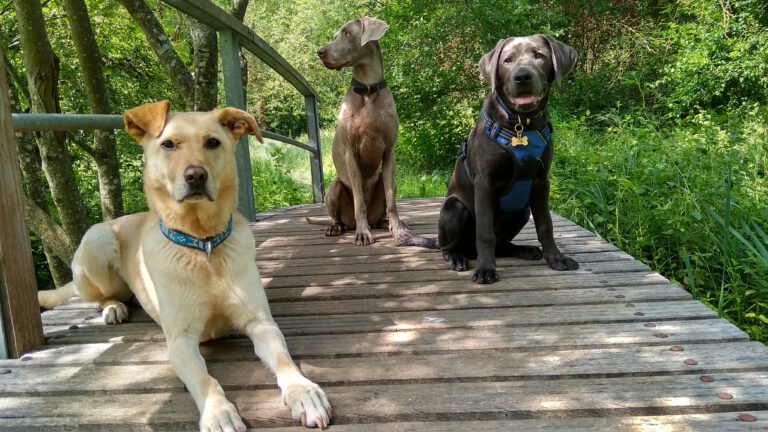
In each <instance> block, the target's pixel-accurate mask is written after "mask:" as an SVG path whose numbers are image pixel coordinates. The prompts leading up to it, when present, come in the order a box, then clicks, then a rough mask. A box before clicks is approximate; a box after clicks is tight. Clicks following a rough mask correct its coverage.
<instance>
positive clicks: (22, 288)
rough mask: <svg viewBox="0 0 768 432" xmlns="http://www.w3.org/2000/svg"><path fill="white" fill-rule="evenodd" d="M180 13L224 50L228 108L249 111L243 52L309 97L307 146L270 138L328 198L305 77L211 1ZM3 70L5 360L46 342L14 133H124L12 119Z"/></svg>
mask: <svg viewBox="0 0 768 432" xmlns="http://www.w3.org/2000/svg"><path fill="white" fill-rule="evenodd" d="M162 1H163V2H164V3H167V4H168V5H170V6H172V7H175V8H176V9H178V10H179V11H181V12H182V13H184V14H186V15H189V16H191V17H192V18H194V19H196V20H198V21H200V22H202V23H204V24H206V25H208V26H209V27H211V28H212V29H214V30H216V32H217V33H218V35H219V44H220V46H221V59H222V69H223V75H224V87H225V94H226V104H227V105H228V106H232V107H235V108H240V109H243V110H244V109H246V106H245V90H244V88H243V82H242V78H241V75H240V56H239V52H240V48H243V49H245V50H247V51H249V52H250V53H252V54H253V55H255V56H256V57H258V58H259V59H260V60H261V61H263V62H264V63H265V64H267V65H268V66H269V67H270V68H272V69H273V70H274V71H275V72H277V73H278V74H279V75H280V76H282V77H283V78H284V79H285V80H287V81H288V82H289V83H290V84H291V85H293V87H294V88H296V90H298V91H299V93H301V94H302V96H304V104H305V112H306V126H307V136H308V143H306V144H305V143H302V142H300V141H297V140H295V139H293V138H289V137H286V136H283V135H280V134H276V133H273V132H269V131H262V135H263V136H264V137H266V138H269V139H273V140H276V141H280V142H284V143H287V144H291V145H294V146H296V147H299V148H301V149H304V150H306V151H308V152H309V153H310V155H311V157H310V166H311V170H312V193H313V197H314V201H315V202H321V201H322V199H323V168H322V157H321V153H320V125H319V123H318V116H317V101H318V98H317V93H316V92H315V90H314V89H313V88H312V87H311V86H310V85H309V83H307V81H306V80H305V79H304V77H303V76H302V75H301V74H300V73H299V72H298V71H296V69H294V68H293V66H291V65H290V64H289V63H288V62H287V61H286V60H285V59H284V58H283V57H282V56H281V55H280V54H279V53H278V52H277V51H275V50H274V49H273V48H272V47H271V46H269V44H267V43H266V42H265V41H264V40H262V39H261V38H260V37H258V36H257V35H256V34H255V33H253V32H252V31H251V30H250V29H249V28H248V27H246V26H245V25H243V23H241V22H240V21H239V20H237V19H236V18H235V17H233V16H232V15H229V14H228V13H226V12H225V11H224V10H222V9H221V8H219V7H218V6H216V5H214V4H213V3H211V2H210V1H208V0H162ZM4 74H5V71H4V70H3V68H0V180H1V181H0V221H2V223H0V306H2V307H1V308H0V324H1V325H0V358H6V357H9V356H10V357H19V356H21V355H22V354H23V353H24V352H26V351H28V350H30V349H31V348H34V347H35V346H38V345H41V344H42V343H43V342H44V339H43V331H42V325H41V321H40V313H39V305H38V303H37V296H36V292H37V289H36V287H37V285H36V282H35V275H34V267H33V265H32V257H31V252H30V246H29V238H28V235H27V232H28V231H27V228H26V224H25V222H24V211H23V204H22V199H21V186H20V181H19V169H18V166H17V162H16V161H17V155H16V146H15V144H14V137H13V132H14V131H16V132H31V131H54V130H55V131H60V130H94V129H105V130H115V129H122V128H123V120H122V116H120V115H109V114H17V113H14V114H12V113H11V112H10V104H9V100H8V88H7V87H6V86H5V83H6V80H5V78H4ZM237 163H238V167H237V175H238V185H239V190H238V202H239V204H238V210H239V211H240V212H241V213H242V214H243V215H244V216H245V217H247V218H248V219H249V220H254V219H255V216H256V209H255V206H254V199H253V185H252V178H251V162H250V154H249V150H248V139H247V138H245V137H244V138H242V139H241V140H240V142H239V143H238V146H237Z"/></svg>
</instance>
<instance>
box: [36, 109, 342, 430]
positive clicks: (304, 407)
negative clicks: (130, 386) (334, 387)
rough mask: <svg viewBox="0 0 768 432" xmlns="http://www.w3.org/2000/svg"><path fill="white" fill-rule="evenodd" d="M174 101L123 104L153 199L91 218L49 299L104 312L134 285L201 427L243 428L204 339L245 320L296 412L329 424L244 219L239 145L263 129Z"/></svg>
mask: <svg viewBox="0 0 768 432" xmlns="http://www.w3.org/2000/svg"><path fill="white" fill-rule="evenodd" d="M168 110H169V103H168V102H167V101H162V102H156V103H152V104H147V105H143V106H140V107H138V108H134V109H131V110H129V111H127V112H126V113H125V115H124V120H125V128H126V130H127V131H128V133H129V134H130V135H131V136H132V137H134V138H135V139H136V140H137V141H138V142H139V143H140V144H141V145H142V146H143V147H144V160H145V164H144V192H145V194H146V197H147V203H148V205H149V211H148V212H145V213H138V214H133V215H129V216H124V217H121V218H118V219H115V220H113V221H109V222H105V223H100V224H96V225H94V226H93V227H91V228H90V229H89V230H88V231H87V232H86V234H85V236H84V237H83V240H82V242H81V243H80V246H79V248H78V249H77V251H76V253H75V257H74V260H73V263H72V270H73V275H74V281H73V282H71V283H69V284H67V285H65V286H63V287H61V288H59V289H57V290H55V291H43V292H40V293H39V295H38V299H39V301H40V304H41V306H44V307H47V308H52V307H54V306H56V305H58V304H61V303H62V302H64V301H66V300H67V299H68V298H70V297H72V296H74V295H75V294H79V295H80V296H81V297H82V298H83V299H84V300H86V301H93V302H98V303H99V305H100V306H101V307H102V308H103V317H104V321H105V323H107V324H119V323H121V322H123V321H125V320H126V319H127V318H128V309H127V308H126V306H125V304H124V302H125V301H126V300H128V299H129V298H130V297H131V296H136V298H137V299H138V301H139V303H141V306H142V307H143V308H144V310H145V311H146V312H147V313H148V314H149V316H151V317H152V319H153V320H155V322H157V323H158V324H160V326H161V327H162V329H163V333H164V334H165V338H166V344H167V346H168V357H169V359H170V362H171V365H172V366H173V369H174V371H175V372H176V374H177V375H178V376H179V378H180V379H181V380H182V381H183V382H184V385H185V386H186V387H187V389H188V390H189V393H190V395H191V396H192V398H193V399H194V401H195V404H196V405H197V408H198V410H199V411H200V430H201V431H222V430H223V431H232V430H236V431H245V430H246V428H245V424H244V423H243V421H242V420H241V418H240V415H239V414H238V412H237V409H236V408H235V406H234V405H233V404H232V403H231V402H230V401H229V400H227V398H226V397H225V395H224V391H223V390H222V388H221V386H220V385H219V383H218V382H217V381H216V379H214V378H213V377H211V376H210V375H209V374H208V372H207V370H206V367H205V361H204V359H203V357H202V356H201V354H200V348H199V343H200V342H201V341H206V340H209V339H214V338H218V337H221V336H224V335H226V334H227V333H229V332H230V331H231V330H238V331H240V332H242V333H243V334H245V335H247V336H248V337H249V338H250V339H251V340H252V341H253V345H254V349H255V352H256V355H257V356H258V357H259V358H260V359H261V360H262V361H263V362H264V364H266V365H267V367H269V369H270V370H272V371H273V372H274V373H275V375H276V376H277V384H278V386H279V387H280V389H281V390H282V394H283V401H284V402H285V403H286V405H288V407H289V409H290V410H291V413H292V415H293V418H294V419H296V420H299V419H300V420H301V422H302V423H303V424H304V425H306V426H307V427H321V428H324V427H326V426H327V425H328V423H329V421H330V418H331V406H330V403H329V402H328V399H327V398H326V396H325V393H324V392H323V391H322V390H321V389H320V387H318V386H317V385H316V384H314V383H313V382H311V381H309V380H308V379H307V378H305V377H304V376H303V375H302V373H301V371H300V370H299V369H298V368H297V367H296V365H295V364H294V362H293V361H292V360H291V356H290V354H289V353H288V350H287V348H286V345H285V340H284V338H283V335H282V333H281V332H280V330H279V329H278V327H277V325H276V324H275V322H274V320H273V319H272V315H271V313H270V310H269V305H268V304H267V297H266V294H265V292H264V289H263V287H262V285H261V278H260V276H259V271H258V269H257V268H256V262H255V258H256V250H255V247H254V241H253V234H252V232H251V230H250V228H249V227H248V222H247V221H246V220H245V219H244V218H243V217H242V216H241V215H240V214H239V213H238V212H237V210H236V207H237V177H236V172H237V168H236V165H235V145H236V144H237V141H238V139H239V138H240V137H241V136H243V135H245V134H252V135H255V136H256V138H257V139H258V140H259V141H262V138H261V134H260V131H259V127H258V126H257V125H256V122H255V120H254V119H253V117H251V116H250V115H249V114H247V113H246V112H243V111H240V110H237V109H234V108H224V109H220V110H215V111H211V112H195V113H170V112H169V111H168Z"/></svg>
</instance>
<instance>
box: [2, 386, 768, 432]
mask: <svg viewBox="0 0 768 432" xmlns="http://www.w3.org/2000/svg"><path fill="white" fill-rule="evenodd" d="M766 380H768V375H767V374H766V373H765V372H747V373H733V374H721V375H719V376H718V381H716V382H714V383H706V382H702V381H700V380H699V378H698V377H697V376H695V375H679V376H675V375H673V376H661V377H628V378H602V379H593V380H574V379H563V380H558V381H557V384H558V389H559V390H558V391H557V392H553V391H552V387H551V383H552V381H538V380H532V381H525V380H523V381H512V382H479V383H478V382H471V383H424V384H404V385H377V386H342V387H326V388H325V390H326V392H327V393H328V395H329V398H330V399H331V400H332V401H333V404H334V411H335V412H334V414H335V423H339V424H346V423H361V422H365V423H372V422H397V421H417V420H422V421H423V420H432V421H436V420H437V421H441V420H442V421H450V420H452V421H456V420H509V419H540V418H562V417H585V416H606V417H608V416H618V415H621V416H641V415H654V416H658V415H680V414H699V413H717V412H734V411H741V410H754V411H761V410H766V409H768V387H767V386H756V385H755V383H765V382H766ZM723 392H727V393H729V394H731V395H732V396H733V397H732V398H731V399H727V400H726V399H721V398H719V397H718V393H723ZM488 395H493V398H492V400H489V397H488ZM227 396H228V397H229V398H230V399H231V400H232V401H233V402H234V403H235V404H236V405H237V407H238V409H239V411H240V414H241V415H242V416H243V417H244V419H245V420H246V422H247V423H248V425H249V426H250V427H274V426H293V425H294V422H293V421H292V420H291V419H290V415H289V413H288V411H287V410H286V408H285V407H284V405H283V403H282V400H281V397H280V394H279V392H278V391H277V389H272V390H239V391H230V392H227ZM97 406H98V407H99V409H94V407H97ZM0 413H7V414H6V415H8V414H11V416H9V417H11V418H10V419H9V420H11V421H13V419H15V418H20V417H27V418H42V417H45V418H49V419H51V423H53V424H55V423H57V422H58V421H61V420H60V419H59V418H61V417H64V418H66V417H74V418H77V419H78V421H79V422H81V424H85V425H94V426H95V425H105V427H106V425H108V426H109V427H110V430H114V429H112V426H113V425H114V426H115V427H125V426H130V425H134V424H146V423H152V424H153V425H156V426H157V427H161V428H162V427H163V426H165V427H171V428H172V427H176V428H182V427H183V428H186V427H195V424H196V421H197V411H196V409H195V407H194V404H193V403H192V399H191V398H190V397H189V396H188V395H187V394H180V393H152V394H105V395H95V396H91V395H82V396H79V397H76V398H74V397H66V396H48V397H4V398H0ZM2 420H5V419H2ZM65 421H66V420H65ZM9 423H10V422H9ZM11 424H12V423H11Z"/></svg>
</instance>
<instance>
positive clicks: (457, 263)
mask: <svg viewBox="0 0 768 432" xmlns="http://www.w3.org/2000/svg"><path fill="white" fill-rule="evenodd" d="M443 259H444V260H445V262H447V263H448V267H450V268H451V270H454V271H457V272H463V271H467V270H468V269H469V260H468V259H467V257H465V256H464V255H463V254H460V253H453V252H447V251H443Z"/></svg>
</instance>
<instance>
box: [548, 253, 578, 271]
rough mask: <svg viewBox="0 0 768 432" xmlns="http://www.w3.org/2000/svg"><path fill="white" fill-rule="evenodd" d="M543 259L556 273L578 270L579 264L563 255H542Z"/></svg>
mask: <svg viewBox="0 0 768 432" xmlns="http://www.w3.org/2000/svg"><path fill="white" fill-rule="evenodd" d="M544 258H545V259H546V260H547V264H549V266H550V267H551V268H552V269H554V270H558V271H570V270H576V269H578V268H579V263H577V262H576V260H574V259H573V258H571V257H568V256H565V255H563V254H544Z"/></svg>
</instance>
